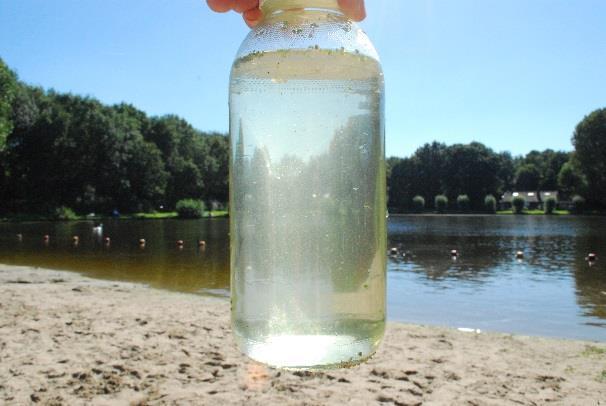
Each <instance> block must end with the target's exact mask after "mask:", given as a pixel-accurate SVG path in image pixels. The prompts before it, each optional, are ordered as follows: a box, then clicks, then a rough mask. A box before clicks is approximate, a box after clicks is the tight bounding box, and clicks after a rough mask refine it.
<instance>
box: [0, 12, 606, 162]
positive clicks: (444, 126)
mask: <svg viewBox="0 0 606 406" xmlns="http://www.w3.org/2000/svg"><path fill="white" fill-rule="evenodd" d="M367 10H368V18H367V20H366V21H364V22H363V23H362V27H363V28H364V29H365V31H366V32H367V33H368V34H369V36H370V37H371V39H372V40H373V42H374V43H375V46H376V47H377V50H378V51H379V54H380V55H381V59H382V63H383V68H384V70H385V78H386V96H387V99H386V100H387V102H386V117H387V123H386V129H387V135H386V137H387V138H386V140H387V154H388V155H398V156H407V155H410V154H411V153H412V152H414V150H415V149H416V148H417V147H418V146H420V145H422V144H423V143H425V142H430V141H432V140H439V141H443V142H446V143H449V144H450V143H455V142H470V141H480V142H483V143H485V144H487V145H488V146H490V147H492V148H494V149H495V150H498V151H501V150H508V151H511V152H512V153H514V154H520V153H525V152H528V151H529V150H531V149H545V148H553V149H564V150H570V149H571V148H572V146H571V144H570V137H571V134H572V131H573V129H574V126H575V125H576V124H577V123H578V121H579V120H581V119H582V118H583V116H584V115H586V114H587V113H589V112H590V111H592V110H594V109H596V108H600V107H606V1H604V0H574V1H572V0H507V1H497V0H456V1H455V0H440V1H437V0H436V1H432V0H367ZM247 31H248V30H247V28H246V26H245V25H244V24H243V23H242V21H241V20H240V18H239V16H237V15H235V14H233V13H232V14H229V15H228V14H222V15H219V14H214V13H212V12H210V11H209V10H208V9H207V7H206V3H205V2H204V1H203V0H179V1H174V0H172V1H169V0H128V1H125V0H86V1H82V0H52V1H49V0H0V57H1V58H3V59H4V60H5V62H6V63H8V64H9V66H11V67H12V68H13V69H15V70H16V71H17V73H18V74H19V76H20V78H21V79H22V80H24V81H26V82H28V83H32V84H38V85H41V86H44V87H46V88H50V87H52V88H54V89H56V90H58V91H69V92H73V93H77V94H83V95H90V96H94V97H96V98H98V99H100V100H101V101H103V102H106V103H117V102H121V101H126V102H129V103H132V104H134V105H135V106H137V107H138V108H140V109H142V110H144V111H146V112H147V113H149V114H152V115H161V114H167V113H175V114H178V115H180V116H182V117H184V118H185V119H187V120H188V121H189V122H191V123H192V124H193V125H194V126H195V127H197V128H199V129H201V130H217V131H226V130H227V128H228V115H227V86H228V77H229V70H230V66H231V62H232V60H233V57H234V55H235V52H236V50H237V49H238V46H239V44H240V42H241V41H242V39H243V38H244V37H245V35H246V33H247Z"/></svg>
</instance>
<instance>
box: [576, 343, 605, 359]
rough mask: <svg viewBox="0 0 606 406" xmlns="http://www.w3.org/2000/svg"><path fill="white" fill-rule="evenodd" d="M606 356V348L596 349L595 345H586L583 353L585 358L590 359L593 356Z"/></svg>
mask: <svg viewBox="0 0 606 406" xmlns="http://www.w3.org/2000/svg"><path fill="white" fill-rule="evenodd" d="M604 354H606V348H603V347H596V346H595V345H586V346H585V351H583V352H582V353H581V355H582V356H584V357H590V356H592V355H604Z"/></svg>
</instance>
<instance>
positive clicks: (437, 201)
mask: <svg viewBox="0 0 606 406" xmlns="http://www.w3.org/2000/svg"><path fill="white" fill-rule="evenodd" d="M434 206H435V208H436V210H437V211H438V213H444V212H445V211H446V209H447V208H448V197H446V196H445V195H437V196H436V197H435V198H434Z"/></svg>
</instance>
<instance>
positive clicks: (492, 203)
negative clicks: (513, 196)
mask: <svg viewBox="0 0 606 406" xmlns="http://www.w3.org/2000/svg"><path fill="white" fill-rule="evenodd" d="M484 209H485V210H486V211H487V212H489V213H496V212H497V199H495V198H494V196H493V195H486V197H484Z"/></svg>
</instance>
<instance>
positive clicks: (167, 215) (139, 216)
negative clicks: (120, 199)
mask: <svg viewBox="0 0 606 406" xmlns="http://www.w3.org/2000/svg"><path fill="white" fill-rule="evenodd" d="M177 217H178V215H177V212H176V211H162V212H153V213H144V212H140V213H132V214H121V215H120V217H117V218H116V219H115V220H162V219H173V218H177ZM204 217H229V212H228V211H227V210H211V211H205V212H204ZM104 218H105V219H108V218H111V216H101V215H98V214H97V215H95V216H87V215H75V216H73V217H70V218H69V219H65V220H63V221H82V220H95V221H102V220H103V219H104ZM26 221H57V219H56V218H53V217H52V216H48V215H42V214H15V215H10V216H5V217H0V223H2V222H16V223H20V222H26Z"/></svg>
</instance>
